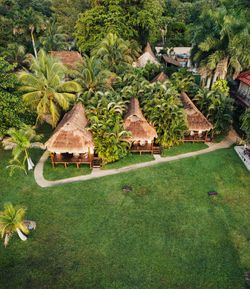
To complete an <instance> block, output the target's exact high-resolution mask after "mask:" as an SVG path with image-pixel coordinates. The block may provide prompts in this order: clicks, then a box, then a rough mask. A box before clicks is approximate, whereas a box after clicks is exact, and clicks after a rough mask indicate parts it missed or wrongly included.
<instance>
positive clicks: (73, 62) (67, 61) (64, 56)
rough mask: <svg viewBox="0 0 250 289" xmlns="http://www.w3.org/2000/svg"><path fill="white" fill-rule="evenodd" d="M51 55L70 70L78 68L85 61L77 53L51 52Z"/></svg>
mask: <svg viewBox="0 0 250 289" xmlns="http://www.w3.org/2000/svg"><path fill="white" fill-rule="evenodd" d="M50 55H51V56H53V57H56V58H58V59H59V60H60V61H61V62H62V63H63V64H64V65H65V66H67V67H68V68H76V67H77V65H79V64H81V63H82V61H83V59H82V56H81V54H80V53H79V52H77V51H50Z"/></svg>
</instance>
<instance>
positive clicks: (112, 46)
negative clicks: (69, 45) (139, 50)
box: [92, 33, 136, 72]
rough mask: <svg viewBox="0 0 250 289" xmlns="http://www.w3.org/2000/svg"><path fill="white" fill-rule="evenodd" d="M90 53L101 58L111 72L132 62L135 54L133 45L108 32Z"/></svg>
mask: <svg viewBox="0 0 250 289" xmlns="http://www.w3.org/2000/svg"><path fill="white" fill-rule="evenodd" d="M92 55H95V56H96V57H97V58H98V57H99V58H100V59H102V61H103V63H104V65H105V66H106V67H107V69H109V70H110V71H112V72H117V71H118V70H119V67H121V66H127V65H128V64H132V62H133V57H134V56H135V55H136V49H135V48H134V46H132V48H131V46H130V42H129V41H125V40H123V39H122V38H119V37H118V36H117V35H116V34H113V33H108V34H107V36H106V37H105V38H104V39H103V40H102V41H101V43H100V45H99V46H98V47H97V48H96V49H94V50H93V51H92Z"/></svg>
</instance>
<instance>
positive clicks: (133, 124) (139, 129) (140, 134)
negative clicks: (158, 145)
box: [123, 97, 157, 143]
mask: <svg viewBox="0 0 250 289" xmlns="http://www.w3.org/2000/svg"><path fill="white" fill-rule="evenodd" d="M123 126H124V128H125V129H126V130H127V131H129V132H131V136H130V137H129V139H128V140H129V141H130V142H148V143H152V142H153V140H154V138H157V133H156V130H155V128H154V127H153V126H152V125H150V124H149V123H148V122H147V120H146V119H145V117H144V116H143V114H142V111H141V108H140V105H139V101H138V99H137V98H135V97H133V98H132V99H131V101H130V104H129V108H128V112H127V114H126V115H125V117H124V122H123Z"/></svg>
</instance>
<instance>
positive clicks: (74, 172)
mask: <svg viewBox="0 0 250 289" xmlns="http://www.w3.org/2000/svg"><path fill="white" fill-rule="evenodd" d="M91 171H92V169H91V168H90V167H89V165H81V166H80V168H79V169H78V168H77V167H76V165H74V164H70V165H68V167H67V168H64V166H63V165H57V166H56V167H55V168H52V166H51V163H50V160H49V159H48V160H47V161H46V163H45V165H44V170H43V175H44V178H45V179H46V180H48V181H55V180H60V179H65V178H72V177H77V176H82V175H88V174H90V173H91Z"/></svg>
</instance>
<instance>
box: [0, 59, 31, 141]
mask: <svg viewBox="0 0 250 289" xmlns="http://www.w3.org/2000/svg"><path fill="white" fill-rule="evenodd" d="M14 69H15V65H11V64H9V63H8V62H7V61H6V60H5V59H4V58H2V57H0V137H1V136H3V135H5V134H6V133H7V131H8V129H9V128H11V127H16V128H18V127H20V125H21V123H22V122H26V123H30V122H32V121H34V117H33V115H32V114H31V113H30V112H29V111H28V109H27V108H26V107H25V106H24V104H23V102H22V98H21V95H20V93H18V92H17V88H18V81H17V78H16V76H15V74H14V73H13V70H14Z"/></svg>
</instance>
